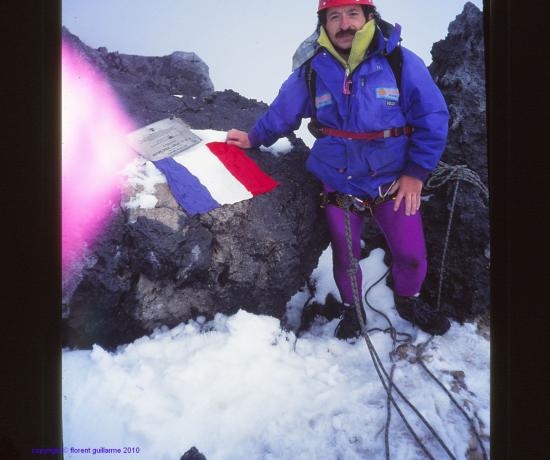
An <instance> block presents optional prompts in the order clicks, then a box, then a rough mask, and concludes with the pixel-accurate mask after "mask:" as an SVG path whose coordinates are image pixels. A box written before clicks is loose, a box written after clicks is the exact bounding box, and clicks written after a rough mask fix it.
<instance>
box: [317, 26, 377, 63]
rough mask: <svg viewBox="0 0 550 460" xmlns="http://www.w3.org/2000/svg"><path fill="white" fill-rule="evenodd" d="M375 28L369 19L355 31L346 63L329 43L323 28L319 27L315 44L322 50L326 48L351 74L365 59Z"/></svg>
mask: <svg viewBox="0 0 550 460" xmlns="http://www.w3.org/2000/svg"><path fill="white" fill-rule="evenodd" d="M375 28H376V26H375V22H374V19H371V20H370V21H368V22H367V23H365V25H364V26H363V27H361V29H359V30H358V31H357V33H356V34H355V36H354V37H353V42H352V44H351V51H350V53H349V58H348V60H347V62H346V60H345V59H344V58H343V57H342V55H341V54H340V53H339V52H338V51H336V48H334V45H333V44H332V42H331V41H330V38H329V37H328V34H327V32H326V30H325V28H324V27H323V26H321V30H320V33H319V38H318V39H317V43H319V45H321V46H322V47H323V48H326V49H327V50H328V51H329V52H330V54H332V55H333V56H334V57H335V58H336V59H337V60H338V61H339V62H340V63H341V64H342V65H343V66H344V67H346V68H349V71H350V72H353V71H354V70H355V68H356V67H357V66H358V65H359V64H360V63H361V61H362V60H363V59H364V58H365V53H366V52H367V48H368V47H369V45H370V44H371V42H372V38H373V37H374V31H375Z"/></svg>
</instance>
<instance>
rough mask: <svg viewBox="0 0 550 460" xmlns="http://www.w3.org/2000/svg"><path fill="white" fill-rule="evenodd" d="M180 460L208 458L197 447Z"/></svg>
mask: <svg viewBox="0 0 550 460" xmlns="http://www.w3.org/2000/svg"><path fill="white" fill-rule="evenodd" d="M180 460H206V457H205V456H204V454H201V453H200V452H199V450H198V449H197V448H196V447H191V449H189V450H188V451H187V452H185V454H183V455H182V456H181V458H180Z"/></svg>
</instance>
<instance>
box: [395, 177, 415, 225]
mask: <svg viewBox="0 0 550 460" xmlns="http://www.w3.org/2000/svg"><path fill="white" fill-rule="evenodd" d="M396 190H398V193H397V196H396V197H395V204H394V206H393V210H394V211H397V210H398V209H399V206H400V205H401V201H402V200H403V198H405V215H406V216H414V215H415V214H416V211H418V210H419V209H420V192H421V191H422V181H421V180H420V179H417V178H416V177H412V176H401V177H400V178H399V179H398V180H397V182H396V183H395V184H394V185H393V187H392V188H391V190H390V191H389V193H390V194H391V193H394V192H395V191H396Z"/></svg>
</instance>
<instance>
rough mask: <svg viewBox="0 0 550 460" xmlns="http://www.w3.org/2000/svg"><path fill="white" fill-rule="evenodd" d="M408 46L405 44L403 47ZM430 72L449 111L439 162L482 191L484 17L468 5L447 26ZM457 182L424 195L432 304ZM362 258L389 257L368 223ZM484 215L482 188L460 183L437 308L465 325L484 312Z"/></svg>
mask: <svg viewBox="0 0 550 460" xmlns="http://www.w3.org/2000/svg"><path fill="white" fill-rule="evenodd" d="M405 45H406V44H405ZM432 56H433V62H432V64H431V65H430V67H429V70H430V72H431V74H432V76H433V78H434V80H435V82H436V83H437V84H438V86H439V88H440V89H441V91H442V93H443V95H444V97H445V100H446V101H447V105H448V107H449V112H450V114H451V117H450V122H449V123H450V125H449V137H448V144H447V147H446V150H445V152H444V154H443V156H442V158H441V160H442V161H443V162H444V163H446V164H449V165H466V166H467V167H468V168H469V169H470V170H471V171H472V172H473V173H474V174H475V175H477V176H479V179H480V181H481V183H482V184H484V185H485V186H487V140H486V118H485V116H486V114H485V61H484V59H485V57H484V56H485V55H484V42H483V14H482V12H481V11H480V10H479V9H478V8H477V7H476V6H475V5H473V4H472V3H466V5H465V6H464V10H463V12H462V13H461V14H460V15H458V16H457V17H456V19H455V20H454V21H453V22H452V23H451V24H450V25H449V31H448V35H447V37H446V38H445V40H442V41H439V42H437V43H435V44H434V46H433V49H432ZM455 186H456V181H455V180H450V181H448V182H447V183H446V184H444V185H442V186H441V187H437V188H434V189H432V190H429V189H425V191H424V192H423V195H425V196H426V198H427V201H423V203H422V217H423V221H424V231H425V235H426V245H427V249H428V275H427V277H426V281H425V283H424V286H423V291H424V292H423V296H424V297H425V298H426V299H427V300H428V301H429V302H430V303H432V304H433V305H436V304H437V298H438V290H439V279H440V267H441V259H442V256H443V251H444V244H445V237H446V232H447V225H448V222H449V218H450V211H451V204H452V201H453V195H454V190H455ZM364 236H365V240H366V241H367V250H370V249H372V248H374V247H382V248H384V249H385V251H386V255H387V258H386V262H387V263H390V261H391V260H390V259H391V258H390V257H389V256H388V254H389V251H388V248H387V246H386V244H385V241H384V238H383V236H382V235H381V234H380V232H379V230H378V228H377V227H376V225H375V224H374V223H373V222H370V223H369V225H367V227H366V229H365V233H364ZM489 252H490V251H489V213H488V203H487V201H486V199H485V197H484V194H483V193H482V191H481V189H480V187H478V186H475V185H473V184H472V183H470V182H466V181H463V180H461V181H460V182H459V189H458V194H457V199H456V203H455V208H454V212H453V219H452V226H451V230H450V234H449V240H448V245H447V254H446V258H445V270H444V272H443V273H444V275H443V286H442V294H441V308H442V309H443V311H445V312H446V313H447V314H449V315H450V316H452V317H453V318H455V319H457V320H460V321H463V320H465V319H471V318H473V317H474V316H477V315H479V314H482V313H484V312H485V311H487V310H488V308H489V301H490V299H489V294H490V284H489Z"/></svg>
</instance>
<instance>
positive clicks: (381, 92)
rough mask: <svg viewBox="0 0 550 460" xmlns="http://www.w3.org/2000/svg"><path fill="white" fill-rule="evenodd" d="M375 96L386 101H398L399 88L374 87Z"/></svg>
mask: <svg viewBox="0 0 550 460" xmlns="http://www.w3.org/2000/svg"><path fill="white" fill-rule="evenodd" d="M376 98H377V99H385V100H386V101H398V100H399V90H398V89H397V88H376Z"/></svg>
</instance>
